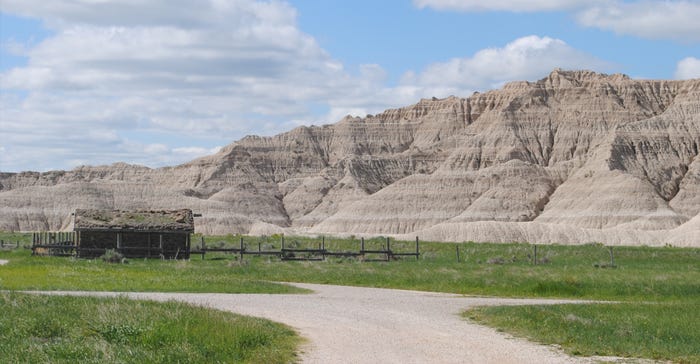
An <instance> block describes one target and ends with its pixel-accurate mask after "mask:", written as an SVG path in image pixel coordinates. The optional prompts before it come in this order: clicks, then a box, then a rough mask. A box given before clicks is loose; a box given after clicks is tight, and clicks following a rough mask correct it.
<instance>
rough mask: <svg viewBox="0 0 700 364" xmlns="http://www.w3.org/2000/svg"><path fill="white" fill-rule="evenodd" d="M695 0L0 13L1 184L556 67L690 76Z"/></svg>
mask: <svg viewBox="0 0 700 364" xmlns="http://www.w3.org/2000/svg"><path fill="white" fill-rule="evenodd" d="M697 19H700V1H689V0H687V1H675V0H669V1H622V0H588V1H582V0H491V1H489V2H484V1H477V0H413V1H412V0H403V1H401V0H384V1H376V0H375V1H366V0H355V1H317V0H298V1H295V0H290V1H286V2H285V1H254V0H203V1H196V2H195V1H188V0H150V1H140V0H102V1H92V0H71V1H69V0H52V1H50V2H47V1H45V0H3V2H2V4H1V5H0V41H1V42H2V45H1V47H0V171H4V172H7V171H13V172H17V171H23V170H38V171H46V170H52V169H71V168H74V167H76V166H79V165H83V164H89V165H99V164H111V163H114V162H117V161H125V162H128V163H135V164H142V165H147V166H150V167H159V166H164V165H173V164H177V163H182V162H186V161H188V160H191V159H193V158H196V157H198V156H202V155H207V154H211V153H214V152H216V150H217V149H218V148H219V147H221V146H224V145H226V144H229V143H231V142H233V141H234V140H237V139H239V138H241V137H243V136H245V135H248V134H262V135H272V134H275V133H278V132H282V131H285V130H289V129H291V128H293V127H295V126H298V125H311V124H316V125H318V124H324V123H332V122H336V121H338V120H339V119H340V118H342V117H343V116H344V115H347V114H352V115H359V116H363V115H365V114H367V113H377V112H380V111H382V110H384V109H387V108H392V107H400V106H405V105H409V104H412V103H415V102H417V101H418V100H419V99H420V98H423V97H432V96H436V97H447V96H449V95H457V96H463V97H467V96H469V95H470V94H471V93H472V92H474V91H485V90H488V89H492V88H498V87H500V86H501V85H502V84H504V83H505V82H508V81H514V80H530V81H533V80H537V79H539V78H541V77H544V76H545V75H546V74H547V73H549V72H550V71H551V70H552V69H553V68H556V67H560V68H564V69H579V68H585V69H591V70H595V71H599V72H604V73H618V72H619V73H626V74H628V75H630V76H632V77H634V78H655V79H685V78H696V77H700V22H698V21H697Z"/></svg>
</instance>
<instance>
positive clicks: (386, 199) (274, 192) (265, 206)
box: [0, 70, 700, 246]
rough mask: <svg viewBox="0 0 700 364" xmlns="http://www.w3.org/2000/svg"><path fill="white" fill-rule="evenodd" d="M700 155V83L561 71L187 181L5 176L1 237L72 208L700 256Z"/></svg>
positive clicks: (323, 132)
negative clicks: (665, 248) (698, 249)
mask: <svg viewBox="0 0 700 364" xmlns="http://www.w3.org/2000/svg"><path fill="white" fill-rule="evenodd" d="M699 147H700V80H690V81H646V80H632V79H629V78H628V77H626V76H624V75H603V74H597V73H593V72H588V71H561V70H555V71H553V72H552V73H551V74H550V75H549V76H548V77H546V78H544V79H542V80H540V81H537V82H515V83H510V84H507V85H505V86H504V87H503V88H502V89H500V90H495V91H490V92H486V93H481V94H479V93H475V94H474V95H472V96H471V97H469V98H466V99H463V98H456V97H450V98H447V99H432V100H421V101H420V102H418V103H417V104H415V105H411V106H408V107H405V108H400V109H393V110H387V111H385V112H383V113H381V114H378V115H374V116H371V115H368V116H367V117H365V118H353V117H346V118H345V119H343V120H341V121H339V122H338V123H336V124H333V125H324V126H320V127H316V126H312V127H299V128H296V129H294V130H292V131H290V132H287V133H283V134H280V135H277V136H274V137H246V138H244V139H242V140H239V141H237V142H235V143H233V144H231V145H229V146H227V147H226V148H224V149H222V150H221V151H220V152H219V153H217V154H215V155H212V156H209V157H205V158H201V159H197V160H194V161H192V162H189V163H186V164H183V165H179V166H176V167H168V168H160V169H149V168H145V167H141V166H132V165H126V164H114V165H111V166H100V167H80V168H77V169H74V170H72V171H56V172H48V173H32V172H25V173H19V174H9V173H5V174H0V229H5V230H36V229H58V228H68V227H69V225H70V213H71V212H72V211H73V210H74V209H75V208H110V209H111V208H117V209H131V208H183V207H188V208H192V209H194V210H195V211H196V212H200V213H202V214H203V215H204V217H203V218H201V219H199V220H197V229H198V231H200V232H204V233H217V234H222V233H231V232H243V233H248V232H251V231H252V232H263V231H290V230H296V231H303V232H310V233H335V234H338V233H347V234H382V235H390V234H391V235H402V234H405V236H414V235H419V236H421V237H422V238H425V239H436V240H452V241H462V240H475V241H530V242H560V243H585V242H590V241H601V242H606V243H610V244H650V245H651V244H653V245H657V244H665V243H669V244H674V245H694V246H700V225H698V221H700V218H698V216H699V214H700V159H698V158H697V156H698V152H699ZM282 229H284V230H282Z"/></svg>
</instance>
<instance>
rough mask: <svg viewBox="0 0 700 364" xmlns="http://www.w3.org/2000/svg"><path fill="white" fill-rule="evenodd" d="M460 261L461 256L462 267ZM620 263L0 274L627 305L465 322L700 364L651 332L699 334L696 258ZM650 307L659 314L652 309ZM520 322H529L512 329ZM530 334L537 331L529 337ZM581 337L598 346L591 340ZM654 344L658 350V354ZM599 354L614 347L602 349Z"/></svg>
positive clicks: (89, 286)
mask: <svg viewBox="0 0 700 364" xmlns="http://www.w3.org/2000/svg"><path fill="white" fill-rule="evenodd" d="M5 240H6V241H7V240H9V239H7V238H6V239H5ZM195 241H197V240H196V239H195ZM244 241H245V244H246V245H247V246H248V248H249V249H252V250H256V249H257V247H258V244H260V246H261V247H262V248H263V249H269V250H276V249H279V248H280V245H281V244H280V241H279V237H244ZM319 243H320V240H318V239H310V238H289V237H288V238H287V239H286V247H299V248H305V247H309V248H310V247H318V244H319ZM238 244H239V237H238V236H225V237H207V246H210V247H211V246H232V247H235V246H238ZM382 244H384V239H373V240H368V241H367V242H366V249H374V248H380V247H381V246H382ZM325 246H326V249H328V250H332V251H351V250H352V251H357V250H358V249H359V242H358V241H357V240H349V239H326V245H325ZM392 249H393V250H394V251H406V252H409V251H412V250H414V243H413V242H394V241H392ZM457 249H459V251H460V260H459V261H457V254H456V252H457ZM613 252H614V258H615V267H610V266H609V265H610V255H609V250H608V248H607V247H604V246H602V245H599V244H589V245H582V246H561V245H539V246H538V252H537V255H538V261H539V262H538V263H539V264H537V265H533V264H532V260H533V259H532V258H533V246H532V245H529V244H476V243H463V244H450V243H423V242H421V258H420V260H417V261H416V260H415V259H414V258H405V259H400V260H397V261H392V262H363V261H361V260H358V259H354V258H328V259H327V260H326V261H320V262H282V261H280V260H279V259H278V258H276V257H266V256H262V257H256V256H250V255H246V256H245V257H244V261H242V262H241V261H238V258H237V256H236V255H229V254H224V253H207V255H206V259H205V260H201V258H200V257H199V256H193V257H192V259H191V260H190V261H160V260H142V259H141V260H138V259H134V260H130V261H129V263H128V264H108V263H104V262H102V261H99V260H82V259H71V258H54V257H31V256H30V255H29V252H28V251H27V250H24V249H19V250H8V251H0V259H7V260H10V263H9V264H8V265H6V266H3V267H2V268H0V289H6V290H7V289H11V290H15V289H43V290H56V289H81V290H109V291H182V292H230V293H236V292H271V293H283V292H284V293H288V292H299V291H300V290H297V289H295V288H293V287H288V286H284V285H278V284H272V283H267V282H266V281H278V282H309V283H327V284H339V285H355V286H369V287H385V288H400V289H413V290H424V291H437V292H450V293H460V294H470V295H493V296H505V297H558V298H576V299H595V300H610V301H620V302H624V304H622V305H619V306H615V307H619V309H620V310H622V313H615V314H613V313H611V312H615V310H611V309H610V307H611V306H610V305H598V304H593V305H580V306H569V305H566V306H564V307H563V308H559V307H558V306H554V307H535V308H533V307H507V308H499V309H491V308H488V309H486V308H485V309H479V310H477V311H473V312H470V313H468V314H467V315H468V317H474V319H477V320H478V321H479V322H484V323H487V324H489V325H493V326H497V327H499V328H501V329H503V330H506V331H509V332H513V333H514V334H516V335H523V336H527V337H529V338H531V339H533V340H537V341H540V342H543V343H552V344H560V345H562V346H563V347H564V348H565V349H566V350H569V351H570V352H571V353H580V354H582V355H589V354H591V353H601V354H603V353H604V354H606V355H620V356H629V355H640V356H643V357H648V358H662V359H669V360H674V361H679V362H684V361H685V362H700V354H698V353H697V350H698V347H699V346H698V345H694V343H696V342H697V340H696V341H694V342H693V341H692V340H695V339H697V337H695V336H683V338H684V339H679V338H678V337H676V336H673V335H665V334H663V332H661V331H660V332H661V333H660V334H659V335H649V332H650V331H649V330H652V329H650V327H652V328H653V327H667V328H668V330H671V331H672V332H679V333H685V332H693V331H694V332H700V315H688V316H687V317H685V316H684V318H683V320H681V321H678V320H675V318H676V316H677V315H676V312H678V310H681V309H684V308H687V309H688V310H690V312H698V310H697V308H698V302H700V249H681V248H674V247H661V248H650V247H615V248H614V249H613ZM649 302H651V303H653V304H647V303H649ZM571 307H575V309H577V310H578V309H582V310H583V311H582V312H578V311H571V312H568V311H566V313H564V314H563V317H564V318H563V319H562V320H565V321H560V322H558V323H553V324H552V325H551V328H550V327H547V326H542V323H541V321H539V320H536V321H532V320H528V318H529V317H530V316H533V314H532V312H530V311H527V310H528V309H531V310H539V311H541V312H544V313H543V314H542V315H545V316H548V317H561V316H562V313H561V312H559V313H558V312H557V311H554V310H557V309H561V310H568V309H569V308H571ZM518 310H524V311H518ZM550 310H551V312H550ZM539 311H538V312H539ZM562 312H564V311H562ZM623 313H627V314H623ZM586 315H588V316H586ZM606 315H608V316H606ZM516 316H520V317H521V318H522V320H516V319H515V318H514V317H516ZM696 316H697V317H696ZM567 317H568V318H567ZM575 317H582V318H583V320H584V322H598V321H596V320H599V321H600V322H606V323H609V325H611V326H612V327H616V328H623V330H624V332H625V333H626V334H625V335H619V334H617V335H616V334H611V335H609V336H604V335H602V332H601V331H600V330H603V331H610V330H611V329H610V327H608V326H606V327H605V328H603V329H601V327H602V325H589V326H586V325H578V326H574V325H571V324H570V321H566V320H571V319H572V318H575ZM630 317H633V318H634V319H631V318H630ZM649 323H650V324H649ZM528 325H529V326H530V329H529V331H528V330H527V329H526V327H527V326H528ZM556 325H559V326H563V327H567V328H575V331H576V332H580V333H581V335H582V336H580V337H579V336H575V335H573V334H571V335H568V334H567V335H568V336H567V335H564V334H563V333H561V332H557V331H554V330H553V328H554V326H556ZM649 325H651V326H649ZM674 325H683V326H674ZM543 327H546V328H547V330H544V331H547V332H551V333H552V335H549V336H547V335H535V334H536V333H538V332H539V331H543V330H542V328H543ZM613 332H614V330H613ZM683 335H684V334H683ZM561 337H569V338H570V339H568V341H566V340H565V342H562V340H555V339H556V338H561ZM585 337H596V338H598V337H600V339H596V340H585V339H584V338H585ZM673 340H676V342H672V341H673ZM689 340H691V342H690V343H689ZM652 341H653V342H654V343H656V344H658V345H656V344H654V345H652ZM601 342H606V343H607V342H611V343H615V344H616V345H609V346H601V345H600V343H601ZM618 344H619V345H618ZM677 345H680V347H679V346H677ZM644 348H651V349H649V350H643V349H644ZM664 348H665V349H664ZM683 348H685V349H683Z"/></svg>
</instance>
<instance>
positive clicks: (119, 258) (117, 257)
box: [100, 249, 126, 263]
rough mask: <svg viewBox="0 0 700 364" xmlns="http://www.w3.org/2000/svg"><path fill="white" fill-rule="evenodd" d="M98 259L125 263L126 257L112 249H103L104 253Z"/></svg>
mask: <svg viewBox="0 0 700 364" xmlns="http://www.w3.org/2000/svg"><path fill="white" fill-rule="evenodd" d="M100 259H102V261H104V262H107V263H126V258H125V257H124V254H122V253H120V252H118V251H116V250H114V249H107V251H105V253H104V254H103V255H102V256H101V257H100Z"/></svg>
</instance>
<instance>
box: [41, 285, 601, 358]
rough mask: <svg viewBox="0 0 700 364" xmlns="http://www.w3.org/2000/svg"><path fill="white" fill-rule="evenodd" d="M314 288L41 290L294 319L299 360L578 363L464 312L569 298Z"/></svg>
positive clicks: (287, 321) (284, 319) (270, 317)
mask: <svg viewBox="0 0 700 364" xmlns="http://www.w3.org/2000/svg"><path fill="white" fill-rule="evenodd" d="M293 285H295V286H298V287H302V288H308V289H311V290H313V291H314V292H315V293H313V294H299V295H278V294H275V295H272V294H218V293H217V294H215V293H212V294H208V293H204V294H201V293H192V294H191V293H111V292H46V293H51V294H56V293H58V294H76V295H86V294H88V295H98V296H115V295H126V296H128V297H131V298H135V299H150V300H157V301H167V300H177V301H183V302H189V303H192V304H197V305H204V306H207V307H212V308H216V309H221V310H226V311H231V312H235V313H240V314H244V315H250V316H257V317H264V318H267V319H270V320H273V321H277V322H283V323H285V324H287V325H289V326H292V327H294V328H295V329H296V330H297V331H298V332H299V333H300V334H301V335H302V336H303V337H305V338H306V339H308V342H307V343H306V344H305V345H303V347H302V353H301V358H302V362H303V363H324V364H325V363H538V364H541V363H580V362H586V363H587V362H591V359H585V358H573V357H570V356H567V355H566V354H564V353H562V352H560V351H558V350H556V349H555V348H553V347H550V346H545V345H538V344H534V343H531V342H528V341H526V340H523V339H517V338H513V337H511V336H509V335H506V334H503V333H500V332H497V331H496V330H494V329H491V328H487V327H484V326H480V325H476V324H473V323H470V322H469V321H466V320H464V319H462V318H461V317H460V316H459V313H460V312H461V311H463V310H465V309H466V308H469V307H473V306H480V305H523V304H554V303H566V302H573V301H562V300H543V299H507V298H481V297H465V296H459V295H453V294H443V293H429V292H416V291H403V290H393V289H378V288H360V287H344V286H331V285H318V284H301V283H294V284H293Z"/></svg>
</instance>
